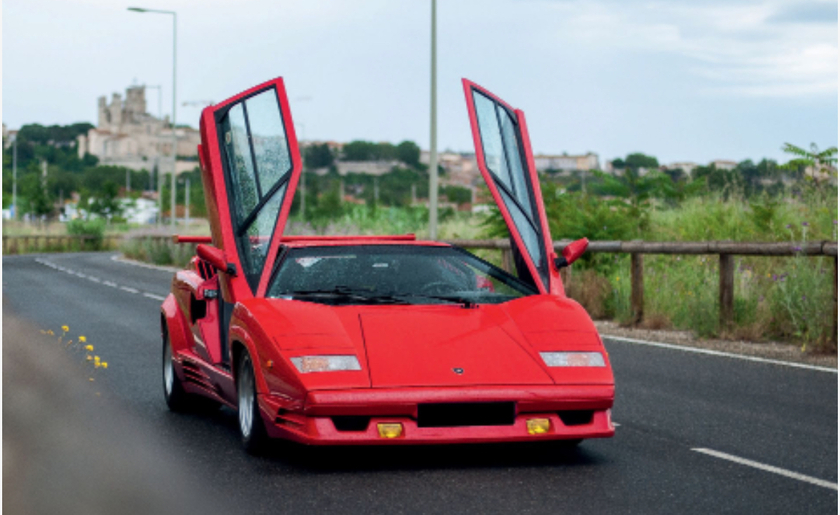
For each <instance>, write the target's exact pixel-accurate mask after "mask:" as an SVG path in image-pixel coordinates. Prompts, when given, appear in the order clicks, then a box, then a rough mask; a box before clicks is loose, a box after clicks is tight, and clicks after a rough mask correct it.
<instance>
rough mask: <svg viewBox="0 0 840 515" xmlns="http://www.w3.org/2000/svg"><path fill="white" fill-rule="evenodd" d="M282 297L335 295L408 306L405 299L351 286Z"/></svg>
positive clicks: (296, 292)
mask: <svg viewBox="0 0 840 515" xmlns="http://www.w3.org/2000/svg"><path fill="white" fill-rule="evenodd" d="M280 295H291V296H298V295H300V296H307V295H333V296H340V297H346V298H352V299H356V300H363V301H366V302H388V303H392V304H396V303H399V304H406V303H407V302H406V301H405V300H404V299H400V298H397V297H395V296H392V295H388V294H385V295H381V294H378V293H376V292H375V291H373V290H368V289H365V288H352V287H350V286H336V287H334V288H329V289H327V288H325V289H320V290H294V291H290V292H284V293H281V294H280Z"/></svg>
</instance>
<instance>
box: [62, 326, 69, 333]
mask: <svg viewBox="0 0 840 515" xmlns="http://www.w3.org/2000/svg"><path fill="white" fill-rule="evenodd" d="M61 330H62V331H64V332H65V333H66V332H68V331H70V327H68V326H66V325H63V326H61Z"/></svg>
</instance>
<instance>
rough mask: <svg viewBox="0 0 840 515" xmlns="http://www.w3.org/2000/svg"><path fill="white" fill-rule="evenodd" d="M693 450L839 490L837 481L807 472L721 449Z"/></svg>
mask: <svg viewBox="0 0 840 515" xmlns="http://www.w3.org/2000/svg"><path fill="white" fill-rule="evenodd" d="M691 450H692V451H695V452H699V453H703V454H707V455H709V456H714V457H715V458H720V459H722V460H728V461H732V462H734V463H738V464H741V465H746V466H748V467H753V468H757V469H760V470H764V471H767V472H772V473H774V474H779V475H780V476H785V477H789V478H791V479H797V480H799V481H804V482H806V483H811V484H812V485H817V486H821V487H823V488H829V489H831V490H837V483H832V482H831V481H825V480H824V479H817V478H815V477H811V476H806V475H805V474H800V473H798V472H792V471H790V470H786V469H783V468H779V467H774V466H772V465H765V464H764V463H759V462H757V461H752V460H748V459H745V458H739V457H738V456H733V455H731V454H726V453H725V452H720V451H713V450H712V449H703V448H697V449H691Z"/></svg>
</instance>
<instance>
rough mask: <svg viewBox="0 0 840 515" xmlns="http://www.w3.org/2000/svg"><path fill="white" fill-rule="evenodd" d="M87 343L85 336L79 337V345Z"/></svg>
mask: <svg viewBox="0 0 840 515" xmlns="http://www.w3.org/2000/svg"><path fill="white" fill-rule="evenodd" d="M86 341H87V338H85V337H84V336H79V343H85V342H86Z"/></svg>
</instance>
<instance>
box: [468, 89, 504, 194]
mask: <svg viewBox="0 0 840 515" xmlns="http://www.w3.org/2000/svg"><path fill="white" fill-rule="evenodd" d="M474 97H475V111H476V116H478V127H479V131H480V132H481V145H482V148H483V149H484V162H485V163H486V164H487V168H488V169H490V171H491V172H492V173H493V175H495V176H496V179H497V180H499V181H501V182H502V184H504V185H505V186H506V187H507V188H508V189H511V180H510V172H509V171H508V166H507V162H506V159H505V154H504V149H503V148H502V134H501V133H500V132H499V124H498V121H497V120H496V106H495V104H494V103H493V101H492V100H490V99H489V98H487V97H485V96H484V95H482V94H480V93H478V92H476V93H474Z"/></svg>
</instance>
